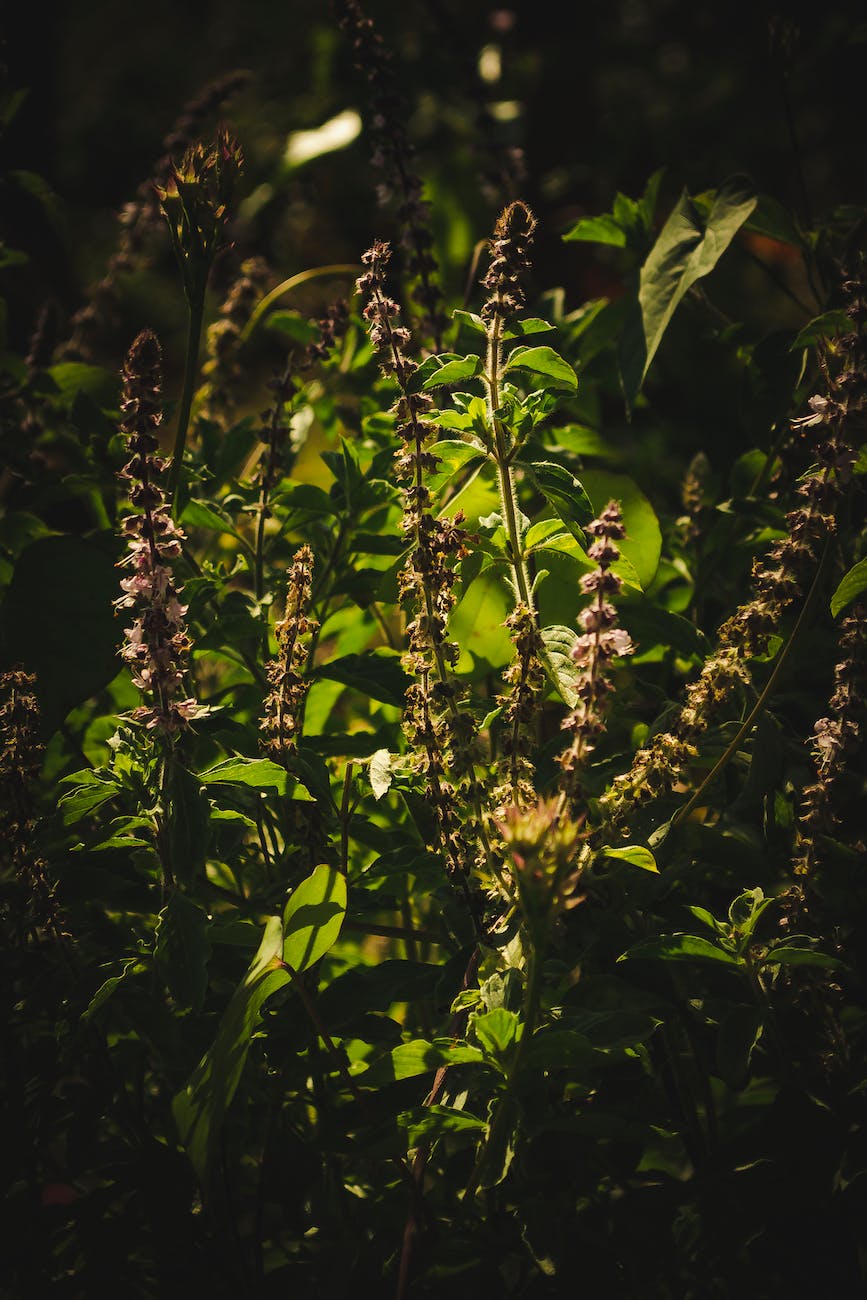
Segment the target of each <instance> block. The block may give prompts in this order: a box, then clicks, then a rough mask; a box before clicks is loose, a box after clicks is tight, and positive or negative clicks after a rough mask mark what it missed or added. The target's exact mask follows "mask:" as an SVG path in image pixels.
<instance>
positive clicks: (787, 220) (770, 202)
mask: <svg viewBox="0 0 867 1300" xmlns="http://www.w3.org/2000/svg"><path fill="white" fill-rule="evenodd" d="M744 230H752V231H754V232H755V233H756V234H757V235H765V236H766V237H767V238H768V239H776V240H777V241H778V242H779V243H781V244H791V245H792V247H793V248H800V249H805V248H806V247H807V244H806V242H805V240H804V237H803V235H802V234H801V232H800V231H799V230H798V227H797V226H796V225H795V223H794V221H793V220H792V217H791V214H790V213H789V211H788V209H787V208H785V207H784V206H783V204H782V203H779V202H778V201H777V200H776V199H772V198H771V197H770V195H768V194H760V195H759V196H758V199H757V200H756V206H755V208H754V209H753V211H752V213H751V214H750V216H749V218H748V219H747V221H746V222H745V223H744Z"/></svg>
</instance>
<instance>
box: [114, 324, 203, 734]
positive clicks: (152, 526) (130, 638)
mask: <svg viewBox="0 0 867 1300" xmlns="http://www.w3.org/2000/svg"><path fill="white" fill-rule="evenodd" d="M161 361H162V355H161V351H160V345H159V343H158V342H157V339H156V335H154V334H153V333H152V332H151V331H150V330H143V331H142V333H141V334H139V336H138V338H137V339H136V340H135V342H134V343H133V345H132V347H131V348H130V350H129V353H128V354H127V358H126V363H125V365H124V368H123V397H122V400H121V410H122V412H123V420H122V422H121V431H122V432H123V433H124V434H125V435H126V438H127V446H128V449H129V451H130V458H129V460H128V461H127V463H126V465H125V466H124V467H123V469H122V470H121V472H120V476H121V478H122V479H125V480H126V481H127V482H128V483H129V484H130V485H131V486H130V501H131V502H132V504H133V505H134V506H135V507H136V510H137V513H135V514H131V515H127V517H126V518H125V519H124V521H123V531H124V535H125V536H126V538H127V539H128V544H129V554H128V555H127V557H126V559H125V560H124V561H122V563H124V564H125V565H127V566H129V567H130V568H131V569H132V575H131V576H130V577H129V578H124V579H123V581H122V582H121V584H120V585H121V588H122V590H123V593H124V594H123V596H121V597H120V599H119V600H118V601H117V602H116V608H117V609H119V610H121V609H133V610H135V611H136V618H135V621H134V622H133V625H132V627H128V628H125V629H124V633H125V636H126V643H125V645H124V647H123V649H122V650H121V655H122V657H123V658H124V660H125V661H126V662H127V663H128V664H129V665H130V666H131V669H132V675H133V681H134V682H135V684H136V686H138V688H139V690H141V691H142V692H143V693H144V694H145V695H146V696H149V697H150V703H148V704H143V705H141V706H140V707H139V708H137V709H135V710H134V711H133V717H134V718H136V719H137V720H138V721H140V722H144V723H145V724H146V726H147V727H148V728H149V729H151V730H154V731H156V732H158V733H160V734H162V735H165V736H171V735H174V734H175V733H177V732H178V731H180V730H181V729H182V728H183V727H185V726H186V724H187V723H188V722H189V721H190V719H191V718H194V717H195V716H196V713H197V711H198V710H197V706H196V702H195V700H192V699H181V698H179V697H180V695H181V692H182V688H183V680H184V669H185V666H186V660H187V656H188V654H189V650H190V640H189V638H188V636H187V632H186V626H185V624H184V615H185V614H186V612H187V611H186V606H184V605H182V604H181V603H180V600H179V595H180V588H178V587H176V586H175V582H174V575H173V572H172V562H173V561H174V560H175V559H177V557H178V556H179V555H180V553H181V542H182V540H183V537H184V534H183V532H182V531H181V529H180V528H179V527H178V526H177V525H176V524H175V523H174V521H173V519H172V517H171V514H170V512H169V510H168V508H167V506H166V504H165V497H164V495H163V492H162V489H161V488H160V486H159V483H160V479H161V477H162V474H163V472H164V470H165V468H166V462H165V461H164V460H163V459H162V457H160V456H159V455H158V454H157V452H158V449H159V443H158V440H157V436H156V431H157V429H158V428H159V426H160V423H161V421H162V409H161V388H162V377H161Z"/></svg>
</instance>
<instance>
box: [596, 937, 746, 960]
mask: <svg viewBox="0 0 867 1300" xmlns="http://www.w3.org/2000/svg"><path fill="white" fill-rule="evenodd" d="M633 959H635V960H641V961H713V962H720V963H722V964H723V965H725V966H737V964H738V959H737V957H735V955H734V953H732V952H729V951H728V949H727V948H720V947H719V946H718V945H717V944H715V943H711V942H710V940H709V939H703V938H701V937H700V936H699V935H697V934H664V935H660V937H659V938H658V939H647V940H646V941H645V942H644V943H639V944H636V946H635V947H634V948H630V949H629V951H628V952H625V953H623V955H622V956H620V957H618V958H617V960H618V961H631V960H633Z"/></svg>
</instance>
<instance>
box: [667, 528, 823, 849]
mask: <svg viewBox="0 0 867 1300" xmlns="http://www.w3.org/2000/svg"><path fill="white" fill-rule="evenodd" d="M829 553H830V542H826V543H825V548H824V550H823V552H822V558H821V559H820V560H819V566H818V568H817V569H816V575H815V577H814V578H813V582H812V585H811V587H810V590H809V591H808V593H807V599H806V600H805V601H804V603H803V605H802V606H801V612H800V614H799V615H798V618H797V621H796V623H795V626H794V627H793V628H792V630H791V632H790V633H789V639H788V641H787V642H786V644H785V645H784V646H783V648H782V649H781V650H780V653H779V654H778V655H777V661H776V663H775V664H774V669H773V672H772V673H771V675H770V677H769V678H768V680H767V682H766V683H765V687H764V690H763V691H762V693H761V695H760V696H759V698H758V699H757V700H756V702H755V704H754V705H753V707H752V709H751V710H750V713H749V715H748V716H747V718H746V719H745V720H744V721H743V722H742V723H741V725H740V727H738V730H737V733H736V734H735V737H734V739H733V740H732V742H731V744H730V745H729V746H728V748H727V749H726V750H725V752H724V753H723V754H721V755H720V757H719V758H718V759H717V761H716V763H715V764H714V765H713V767H712V768H711V770H710V771H709V772H708V774H707V776H706V777H705V778H704V780H703V781H702V783H701V785H700V786H699V787H698V789H697V790H696V791H695V793H694V794H693V795H692V797H691V798H690V799H689V800H688V801H687V802H686V803H685V804H684V805H683V807H682V808H679V809H678V810H677V812H676V813H675V814H674V816H673V817H672V819H671V829H672V830H673V829H674V827H675V826H677V824H678V823H679V822H681V821H683V819H684V818H685V817H688V816H689V814H690V813H691V812H692V810H693V809H694V808H696V807H698V805H699V803H700V802H701V800H702V798H703V797H704V794H705V791H707V790H708V789H709V788H710V786H711V785H713V783H714V781H715V780H716V778H717V777H718V776H719V774H720V772H722V770H723V769H724V768H725V767H726V766H727V764H728V763H729V761H730V760H731V759H732V758H733V757H734V755H735V754H736V753H737V751H738V748H739V746H740V744H741V741H742V740H743V739H744V737H745V736H748V735H749V733H750V732H751V731H752V729H753V727H754V726H755V724H756V722H757V720H758V718H759V716H760V714H761V712H762V710H763V709H764V707H765V704H766V703H767V701H768V700H769V699H770V697H771V695H772V694H773V691H774V687H775V686H776V684H777V679H778V678H779V676H780V673H781V672H782V671H783V668H784V667H785V666H786V661H787V660H788V658H789V655H790V654H791V652H792V648H793V647H794V646H795V644H796V643H797V641H798V637H799V635H800V632H801V629H802V628H803V627H804V625H805V624H806V621H807V618H808V615H809V614H811V613H812V611H813V606H814V605H815V603H816V597H817V595H818V593H819V591H820V588H821V581H820V580H821V578H822V577H823V575H824V572H825V564H826V561H827V558H828V555H829Z"/></svg>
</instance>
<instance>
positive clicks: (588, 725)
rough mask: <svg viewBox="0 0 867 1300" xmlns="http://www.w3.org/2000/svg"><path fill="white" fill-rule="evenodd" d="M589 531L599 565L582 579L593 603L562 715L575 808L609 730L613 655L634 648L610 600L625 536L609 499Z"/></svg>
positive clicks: (570, 802) (567, 794)
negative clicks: (585, 770) (585, 772)
mask: <svg viewBox="0 0 867 1300" xmlns="http://www.w3.org/2000/svg"><path fill="white" fill-rule="evenodd" d="M585 532H587V533H588V534H589V536H590V537H591V538H592V539H593V540H592V541H591V543H590V545H589V547H588V548H587V556H588V558H589V559H591V560H593V561H595V564H596V568H595V569H594V570H593V571H592V572H591V573H585V574H584V576H583V577H582V579H581V591H582V592H583V594H584V595H585V596H589V597H591V603H590V604H589V605H588V606H587V608H586V609H584V610H582V612H581V614H580V615H579V617H578V621H579V623H580V625H581V629H582V631H581V634H580V636H579V637H578V639H577V641H576V642H575V645H574V646H573V648H572V652H571V653H572V660H573V662H574V664H575V667H576V670H577V678H576V682H575V694H576V697H577V698H576V703H575V707H574V708H573V709H572V711H571V712H570V713H569V714H568V715H567V716H566V717H565V718H564V719H563V724H562V725H563V730H564V731H566V732H567V733H569V735H570V744H569V747H568V749H566V750H565V752H564V753H563V754H561V755H560V758H559V763H560V767H561V768H562V775H561V778H560V788H561V790H562V792H563V795H564V798H565V801H566V805H567V806H568V807H571V808H572V810H573V811H574V810H575V804H576V801H577V798H578V794H579V779H580V778H579V773H580V770H581V768H582V766H583V765H584V763H585V762H586V760H587V757H588V756H589V754H590V753H592V751H593V747H594V744H595V741H596V738H597V737H598V736H599V735H601V734H602V732H603V731H604V730H605V713H606V709H607V705H608V701H609V697H610V695H611V692H612V690H613V687H612V684H611V678H610V667H611V663H612V661H613V660H614V659H616V658H619V657H621V656H623V655H630V654H632V652H633V648H634V647H633V645H632V641H631V639H630V637H629V633H628V632H626V631H625V630H624V629H623V628H622V627H618V626H617V610H616V608H615V607H614V605H613V604H612V603H611V602H612V600H613V599H614V598H615V597H616V596H617V595H618V593H619V592H620V588H621V587H622V585H623V581H622V579H621V578H620V577H618V575H617V574H616V573H614V572H613V571H612V568H611V566H612V565H613V564H614V563H615V562H616V561H617V560H618V559H619V558H620V548H619V547H618V545H617V543H618V542H619V541H622V540H623V538H624V537H625V536H626V529H625V528H624V526H623V519H622V516H621V513H620V506H619V504H618V503H617V502H616V501H609V502H608V505H607V506H606V507H605V509H604V510H603V511H602V513H601V514H600V515H599V517H598V519H593V520H591V522H590V523H589V524H588V525H587V527H586V529H585Z"/></svg>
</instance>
